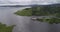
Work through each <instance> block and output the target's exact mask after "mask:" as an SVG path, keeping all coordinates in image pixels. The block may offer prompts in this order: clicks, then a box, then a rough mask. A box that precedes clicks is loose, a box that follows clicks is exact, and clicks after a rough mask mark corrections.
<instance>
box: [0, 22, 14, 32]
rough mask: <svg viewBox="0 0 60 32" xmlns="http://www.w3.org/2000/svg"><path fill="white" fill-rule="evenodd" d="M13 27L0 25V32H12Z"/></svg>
mask: <svg viewBox="0 0 60 32" xmlns="http://www.w3.org/2000/svg"><path fill="white" fill-rule="evenodd" d="M13 27H14V25H12V26H6V25H5V24H2V23H0V32H12V30H13Z"/></svg>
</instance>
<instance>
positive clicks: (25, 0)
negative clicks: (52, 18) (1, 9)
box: [0, 0, 60, 5]
mask: <svg viewBox="0 0 60 32" xmlns="http://www.w3.org/2000/svg"><path fill="white" fill-rule="evenodd" d="M51 3H60V0H0V4H19V5H31V4H51Z"/></svg>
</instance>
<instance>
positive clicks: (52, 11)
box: [32, 6, 60, 16]
mask: <svg viewBox="0 0 60 32" xmlns="http://www.w3.org/2000/svg"><path fill="white" fill-rule="evenodd" d="M32 12H33V13H32V15H35V16H49V15H51V16H59V14H60V7H57V6H37V7H32Z"/></svg>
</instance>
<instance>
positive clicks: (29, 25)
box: [0, 7, 60, 32]
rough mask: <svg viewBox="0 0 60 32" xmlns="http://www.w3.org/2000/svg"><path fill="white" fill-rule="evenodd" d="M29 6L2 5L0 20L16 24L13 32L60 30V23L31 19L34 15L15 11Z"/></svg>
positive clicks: (8, 23)
mask: <svg viewBox="0 0 60 32" xmlns="http://www.w3.org/2000/svg"><path fill="white" fill-rule="evenodd" d="M25 8H29V7H0V22H1V23H3V24H6V25H8V26H9V25H16V26H15V27H14V29H13V32H60V24H48V23H46V22H43V23H42V22H39V21H33V20H31V18H32V17H27V16H18V15H15V14H14V12H16V11H18V10H22V9H25Z"/></svg>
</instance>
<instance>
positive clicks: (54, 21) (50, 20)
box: [37, 18, 60, 24]
mask: <svg viewBox="0 0 60 32" xmlns="http://www.w3.org/2000/svg"><path fill="white" fill-rule="evenodd" d="M37 20H38V21H40V22H48V23H50V24H53V23H56V24H58V23H60V19H59V18H50V19H37Z"/></svg>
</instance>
